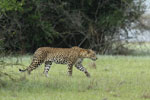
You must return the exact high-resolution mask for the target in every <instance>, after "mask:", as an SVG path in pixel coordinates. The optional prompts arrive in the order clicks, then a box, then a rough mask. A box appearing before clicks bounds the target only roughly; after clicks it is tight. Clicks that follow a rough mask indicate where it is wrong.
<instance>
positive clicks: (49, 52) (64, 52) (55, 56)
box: [33, 47, 79, 64]
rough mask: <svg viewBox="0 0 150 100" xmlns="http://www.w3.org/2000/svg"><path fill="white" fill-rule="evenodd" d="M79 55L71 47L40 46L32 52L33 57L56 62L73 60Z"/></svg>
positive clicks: (64, 62)
mask: <svg viewBox="0 0 150 100" xmlns="http://www.w3.org/2000/svg"><path fill="white" fill-rule="evenodd" d="M78 56H79V53H78V51H77V50H75V49H72V48H51V47H41V48H39V49H37V50H36V52H35V53H34V56H33V59H38V60H40V59H41V60H43V61H44V62H45V61H52V62H55V63H57V64H67V63H70V62H75V61H76V60H77V58H78Z"/></svg>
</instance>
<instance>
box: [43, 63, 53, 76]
mask: <svg viewBox="0 0 150 100" xmlns="http://www.w3.org/2000/svg"><path fill="white" fill-rule="evenodd" d="M51 65H52V61H46V62H45V67H44V72H43V73H44V74H45V76H46V77H48V71H49V69H50V67H51Z"/></svg>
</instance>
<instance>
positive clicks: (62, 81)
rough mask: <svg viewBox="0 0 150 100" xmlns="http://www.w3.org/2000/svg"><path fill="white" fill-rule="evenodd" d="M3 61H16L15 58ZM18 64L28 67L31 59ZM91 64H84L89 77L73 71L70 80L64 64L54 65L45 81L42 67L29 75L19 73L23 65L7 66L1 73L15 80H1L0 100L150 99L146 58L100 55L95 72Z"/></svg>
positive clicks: (149, 70)
mask: <svg viewBox="0 0 150 100" xmlns="http://www.w3.org/2000/svg"><path fill="white" fill-rule="evenodd" d="M6 61H7V62H15V61H16V58H14V57H10V58H9V59H7V60H6ZM19 62H21V63H22V64H24V65H26V66H28V65H29V63H30V62H31V57H30V56H23V57H22V60H20V61H19ZM91 62H92V61H91V60H89V59H85V60H84V62H83V65H84V66H85V67H86V68H87V70H88V71H89V72H90V74H91V78H87V77H86V76H85V75H84V73H82V72H80V71H78V70H77V69H76V68H74V69H73V76H72V77H69V76H67V67H66V66H65V65H58V64H53V66H52V67H51V69H50V71H49V77H48V78H46V77H45V76H44V75H43V74H42V72H43V69H44V65H42V66H40V67H39V68H37V69H36V70H34V71H33V72H32V74H31V75H27V74H26V73H20V72H19V71H18V68H25V67H24V66H19V65H13V66H11V65H10V66H8V67H7V68H6V69H4V71H7V72H8V73H9V74H11V75H12V76H13V77H15V78H16V81H15V82H14V81H11V80H9V79H8V78H7V77H5V79H3V80H4V81H5V84H4V85H3V86H2V87H0V100H148V99H149V100H150V57H149V56H147V57H144V56H143V57H142V56H141V57H132V56H99V59H98V60H97V61H96V65H97V66H96V69H95V68H93V67H91V64H90V63H91Z"/></svg>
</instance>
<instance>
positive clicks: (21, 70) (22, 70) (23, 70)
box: [19, 68, 28, 72]
mask: <svg viewBox="0 0 150 100" xmlns="http://www.w3.org/2000/svg"><path fill="white" fill-rule="evenodd" d="M27 70H28V69H27V68H26V69H19V71H20V72H25V71H27Z"/></svg>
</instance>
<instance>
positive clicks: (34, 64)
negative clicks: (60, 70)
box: [19, 58, 44, 74]
mask: <svg viewBox="0 0 150 100" xmlns="http://www.w3.org/2000/svg"><path fill="white" fill-rule="evenodd" d="M43 61H44V60H39V59H37V58H34V59H33V60H32V62H31V64H30V65H29V67H27V68H26V69H24V70H22V69H19V71H21V72H25V71H27V72H28V74H30V73H31V71H32V70H34V69H36V68H37V67H38V66H39V65H41V64H42V63H43Z"/></svg>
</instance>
